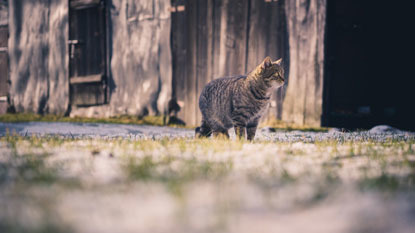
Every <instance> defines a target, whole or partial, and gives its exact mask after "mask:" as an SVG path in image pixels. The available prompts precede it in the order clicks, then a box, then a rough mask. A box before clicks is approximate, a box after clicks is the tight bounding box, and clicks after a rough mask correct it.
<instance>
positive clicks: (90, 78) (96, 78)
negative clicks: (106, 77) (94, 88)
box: [69, 74, 103, 84]
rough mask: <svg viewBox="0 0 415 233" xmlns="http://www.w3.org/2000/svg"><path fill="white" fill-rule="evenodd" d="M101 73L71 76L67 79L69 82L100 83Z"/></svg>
mask: <svg viewBox="0 0 415 233" xmlns="http://www.w3.org/2000/svg"><path fill="white" fill-rule="evenodd" d="M102 78H103V75H102V74H95V75H87V76H80V77H71V78H70V79H69V83H70V84H80V83H100V82H101V81H102Z"/></svg>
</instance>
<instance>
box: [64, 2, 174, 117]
mask: <svg viewBox="0 0 415 233" xmlns="http://www.w3.org/2000/svg"><path fill="white" fill-rule="evenodd" d="M109 7H110V27H109V29H110V44H111V48H110V51H109V52H110V57H111V61H110V68H111V69H110V72H111V82H110V98H109V104H106V105H101V106H94V107H82V108H73V109H72V111H71V115H72V116H88V117H89V116H105V117H108V116H114V115H122V114H128V115H144V114H151V115H155V114H158V113H161V114H163V113H164V112H165V111H166V105H167V103H168V101H169V100H170V98H171V89H172V78H171V77H172V74H171V72H172V71H171V67H172V65H171V63H172V58H171V49H170V25H171V22H170V11H169V8H170V1H169V0H152V1H148V0H112V1H110V6H109Z"/></svg>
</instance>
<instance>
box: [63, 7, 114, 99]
mask: <svg viewBox="0 0 415 233" xmlns="http://www.w3.org/2000/svg"><path fill="white" fill-rule="evenodd" d="M105 6H106V4H105V1H104V0H70V1H69V41H68V44H69V82H70V102H71V104H72V105H78V106H91V105H99V104H105V103H107V96H108V94H107V92H108V85H107V83H108V77H107V72H106V71H107V62H106V60H107V59H106V56H107V53H106V51H107V49H106V47H107V46H106V17H107V16H106V7H105Z"/></svg>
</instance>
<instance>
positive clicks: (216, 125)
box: [196, 57, 284, 140]
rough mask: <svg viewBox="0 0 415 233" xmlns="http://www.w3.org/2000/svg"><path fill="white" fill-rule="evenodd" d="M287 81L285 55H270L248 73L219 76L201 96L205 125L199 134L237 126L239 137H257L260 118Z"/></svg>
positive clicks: (203, 122)
mask: <svg viewBox="0 0 415 233" xmlns="http://www.w3.org/2000/svg"><path fill="white" fill-rule="evenodd" d="M283 84H284V69H283V67H282V65H281V59H279V60H278V61H275V62H272V61H271V58H269V57H267V58H265V59H264V61H263V62H262V63H261V64H260V65H258V66H257V67H256V68H255V69H254V70H253V71H252V72H250V73H249V74H248V75H241V76H235V77H225V78H219V79H215V80H213V81H211V82H210V83H208V84H207V85H206V86H205V87H204V89H203V90H202V93H201V94H200V97H199V108H200V111H201V112H202V125H201V126H200V127H197V128H196V137H208V136H210V135H211V134H213V136H219V135H223V136H225V137H229V135H228V130H229V129H230V128H232V127H234V128H235V133H236V135H237V136H238V137H239V138H245V133H246V134H247V138H248V140H252V139H254V137H255V132H256V128H257V125H258V121H259V119H260V117H261V116H262V113H263V112H264V110H265V109H266V107H267V105H268V103H269V99H270V95H271V93H272V90H273V89H275V88H278V87H280V86H282V85H283Z"/></svg>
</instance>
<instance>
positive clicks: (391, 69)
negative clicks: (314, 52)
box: [322, 0, 415, 129]
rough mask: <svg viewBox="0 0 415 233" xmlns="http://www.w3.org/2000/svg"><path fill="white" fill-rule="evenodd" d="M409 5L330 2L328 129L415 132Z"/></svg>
mask: <svg viewBox="0 0 415 233" xmlns="http://www.w3.org/2000/svg"><path fill="white" fill-rule="evenodd" d="M406 5H407V6H405V4H404V5H402V4H401V3H399V4H397V3H393V2H386V1H359V0H347V1H346V0H339V1H328V3H327V34H326V61H325V62H326V63H325V88H324V104H323V105H324V106H323V116H322V118H323V119H322V124H323V125H324V126H334V127H345V128H369V127H372V126H374V125H379V124H389V125H392V126H395V127H398V128H403V129H415V124H414V119H415V115H414V111H413V110H412V108H413V106H414V100H415V91H414V90H413V87H414V84H415V82H414V79H415V78H414V77H413V74H412V73H411V72H410V71H409V69H410V66H411V64H410V62H409V59H410V57H411V56H410V55H411V54H410V51H409V45H410V43H412V42H410V39H409V38H410V37H412V36H410V35H409V34H410V33H411V29H410V28H411V25H408V24H409V23H410V22H411V21H410V20H409V19H406V18H405V17H408V18H410V17H411V16H410V15H411V14H407V13H406V12H405V11H407V9H410V7H409V4H406Z"/></svg>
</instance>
